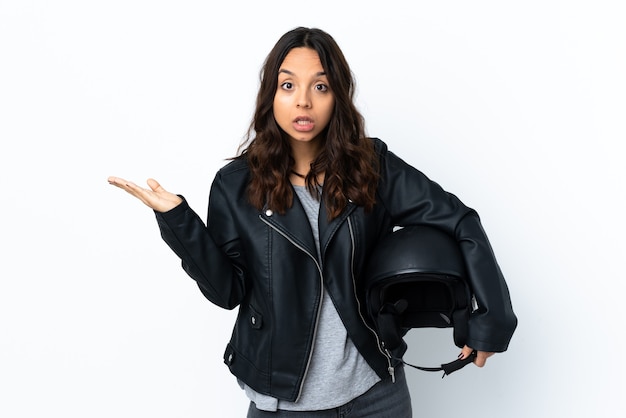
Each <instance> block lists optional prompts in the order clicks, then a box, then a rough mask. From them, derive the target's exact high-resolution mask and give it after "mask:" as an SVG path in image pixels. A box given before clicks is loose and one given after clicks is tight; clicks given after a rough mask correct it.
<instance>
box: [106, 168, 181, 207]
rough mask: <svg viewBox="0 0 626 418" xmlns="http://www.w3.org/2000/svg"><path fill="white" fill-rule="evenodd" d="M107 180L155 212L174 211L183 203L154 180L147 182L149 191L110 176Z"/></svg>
mask: <svg viewBox="0 0 626 418" xmlns="http://www.w3.org/2000/svg"><path fill="white" fill-rule="evenodd" d="M108 180H109V184H111V185H113V186H116V187H119V188H120V189H122V190H126V191H127V192H128V193H130V194H131V195H133V196H135V197H136V198H137V199H139V200H141V201H142V202H143V203H144V204H145V205H146V206H148V207H150V208H152V209H154V210H156V211H157V212H167V211H168V210H171V209H174V208H175V207H176V206H178V205H179V204H180V203H181V202H182V201H183V200H182V199H181V198H180V197H179V196H177V195H175V194H174V193H170V192H168V191H167V190H165V189H164V188H163V187H161V185H160V184H159V182H158V181H156V180H154V179H148V180H147V183H148V186H149V187H150V189H145V188H143V187H140V186H137V185H136V184H135V183H133V182H130V181H127V180H124V179H122V178H119V177H113V176H111V177H109V179H108Z"/></svg>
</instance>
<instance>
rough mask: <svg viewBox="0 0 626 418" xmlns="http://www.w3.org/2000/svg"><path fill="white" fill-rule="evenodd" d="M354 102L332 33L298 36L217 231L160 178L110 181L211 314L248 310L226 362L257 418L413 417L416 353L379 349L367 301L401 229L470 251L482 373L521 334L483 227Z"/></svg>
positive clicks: (275, 69) (472, 334)
mask: <svg viewBox="0 0 626 418" xmlns="http://www.w3.org/2000/svg"><path fill="white" fill-rule="evenodd" d="M354 88H355V86H354V80H353V78H352V73H351V71H350V68H349V66H348V64H347V62H346V60H345V58H344V56H343V54H342V52H341V50H340V49H339V47H338V45H337V44H336V42H335V41H334V39H333V38H332V37H331V36H330V35H329V34H327V33H325V32H323V31H321V30H319V29H309V28H296V29H294V30H291V31H289V32H287V33H286V34H284V35H283V36H282V37H281V38H280V39H279V41H278V42H277V43H276V45H275V46H274V48H273V49H272V51H271V52H270V54H269V55H268V57H267V59H266V61H265V63H264V66H263V70H262V73H261V85H260V89H259V92H258V96H257V102H256V111H255V113H254V117H253V121H252V124H251V127H250V134H249V138H248V140H247V141H246V142H245V143H244V144H243V145H242V149H241V150H240V153H239V155H238V156H237V157H236V158H234V159H233V161H231V162H230V163H228V164H227V165H226V166H224V167H223V168H222V169H221V170H219V172H218V173H217V175H216V177H215V179H214V181H213V184H212V186H211V191H210V195H209V208H208V219H207V223H206V226H205V224H204V223H203V221H202V220H201V219H200V217H199V216H198V215H197V214H196V213H195V212H194V211H193V210H192V209H191V208H190V207H189V206H188V204H187V202H186V201H185V200H184V198H182V197H179V196H178V195H176V194H173V193H170V192H167V191H166V190H164V189H163V187H161V186H160V185H159V183H158V182H157V181H155V180H153V179H149V180H148V185H149V189H145V188H141V187H139V186H137V185H135V184H133V183H131V182H128V181H126V180H124V179H121V178H117V177H110V178H109V182H110V183H111V184H112V185H114V186H117V187H119V188H121V189H124V190H126V191H127V192H129V193H130V194H132V195H133V196H135V197H137V198H139V199H140V200H141V201H142V202H144V203H145V204H146V205H148V206H149V207H151V208H152V209H154V211H155V213H156V218H157V221H158V225H159V227H160V230H161V235H162V237H163V239H164V240H165V241H166V242H167V244H168V245H169V246H170V247H171V248H172V250H173V251H174V252H175V253H176V254H177V255H178V256H179V257H180V258H181V260H182V263H183V268H184V269H185V271H186V272H187V273H188V274H189V275H190V276H191V277H192V278H193V279H195V280H196V282H197V284H198V286H199V288H200V291H201V292H202V293H203V294H204V295H205V296H206V297H207V299H209V300H210V301H211V302H213V303H215V304H217V305H219V306H221V307H224V308H227V309H232V308H235V307H237V306H238V307H239V315H238V318H237V321H236V323H235V327H234V330H233V334H232V338H231V340H230V342H229V343H228V345H227V347H226V351H225V354H224V361H225V363H226V364H227V365H228V367H229V368H230V370H231V372H232V373H233V374H234V375H235V376H236V377H237V380H238V382H239V384H240V385H241V387H242V388H243V389H244V390H245V392H246V394H247V395H248V397H249V398H250V400H251V402H250V407H249V412H248V416H249V417H263V416H268V417H281V416H290V417H291V416H293V417H298V416H302V417H336V416H348V415H347V413H348V411H350V415H349V416H353V417H377V418H380V417H394V418H402V417H410V416H411V401H410V396H409V391H408V388H407V384H406V380H405V377H404V372H403V368H402V363H399V362H398V361H396V360H395V358H397V357H401V356H402V354H403V353H389V352H388V351H386V350H385V349H384V347H381V344H380V342H379V339H378V336H377V335H376V332H375V330H374V327H373V325H372V324H371V322H370V320H369V318H367V316H366V314H365V308H364V306H363V300H362V297H361V296H362V295H361V293H362V291H363V290H362V289H360V287H359V281H360V277H361V274H362V273H363V266H364V264H365V261H366V260H367V259H368V256H369V254H370V253H371V252H372V250H373V248H374V247H375V245H376V243H377V241H378V240H379V239H380V238H381V237H383V236H385V234H387V233H389V232H390V231H391V230H392V228H393V227H394V226H406V225H415V224H424V225H431V226H435V227H437V228H439V229H442V230H444V231H446V232H448V233H449V234H450V235H452V236H454V237H456V239H457V241H458V243H459V245H460V248H461V250H462V252H463V255H464V258H465V261H466V264H467V269H468V272H469V275H470V280H471V284H472V287H473V291H474V292H475V297H476V299H477V301H478V304H479V309H478V310H477V311H475V312H474V313H473V315H472V318H471V320H470V329H469V338H468V342H467V346H466V347H464V348H463V350H462V352H461V357H466V356H468V355H469V354H470V353H471V352H472V351H473V350H477V353H478V354H477V357H476V359H475V361H474V362H475V364H476V365H477V366H479V367H482V366H483V365H484V364H485V361H486V359H487V357H489V356H490V355H492V354H493V353H494V352H502V351H505V350H506V349H507V346H508V343H509V340H510V338H511V336H512V334H513V331H514V329H515V326H516V321H517V320H516V317H515V315H514V313H513V310H512V307H511V302H510V299H509V293H508V289H507V286H506V283H505V280H504V278H503V276H502V274H501V272H500V269H499V267H498V264H497V262H496V260H495V258H494V255H493V252H492V251H491V247H490V245H489V242H488V239H487V237H486V236H485V233H484V232H483V229H482V227H481V224H480V221H479V218H478V215H477V214H476V212H475V211H473V210H472V209H470V208H468V207H466V206H465V205H464V204H463V203H462V202H460V201H459V200H458V199H457V198H456V197H455V196H454V195H452V194H449V193H447V192H446V191H444V190H443V189H442V188H441V187H439V185H438V184H436V183H435V182H432V181H430V180H429V179H428V178H427V177H426V176H425V175H424V174H422V173H421V172H419V171H418V170H416V169H415V168H413V167H411V166H409V165H407V164H406V163H405V162H403V161H402V160H401V159H400V158H398V157H396V156H395V155H394V154H393V153H391V152H390V151H388V150H387V147H386V145H385V144H384V143H383V142H382V141H381V140H379V139H375V138H367V137H366V136H365V132H364V123H363V118H362V116H361V115H360V113H359V112H358V111H357V109H356V108H355V106H354V103H353V95H354ZM392 354H393V355H392Z"/></svg>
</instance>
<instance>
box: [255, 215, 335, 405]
mask: <svg viewBox="0 0 626 418" xmlns="http://www.w3.org/2000/svg"><path fill="white" fill-rule="evenodd" d="M259 218H260V219H261V221H263V222H264V223H265V224H267V225H268V226H269V227H270V228H272V229H273V230H274V231H276V232H278V233H279V234H280V235H282V236H283V237H284V238H285V239H286V240H287V241H289V242H290V243H291V244H293V246H295V247H296V248H298V249H299V250H300V251H302V252H303V253H305V254H306V255H308V256H309V257H311V259H312V260H313V261H314V262H315V265H316V266H317V271H319V273H320V303H319V304H318V305H317V311H316V313H315V327H314V328H313V343H312V344H311V349H310V350H309V358H308V359H307V361H306V368H305V369H304V374H303V375H302V383H300V388H299V389H298V396H297V397H296V400H295V402H298V400H299V399H300V396H302V389H303V388H304V381H305V380H306V376H307V374H308V373H309V368H310V366H311V359H312V358H313V349H314V344H315V338H316V337H317V328H318V325H319V320H320V313H321V311H322V310H321V309H320V306H321V304H322V300H323V299H324V274H323V272H322V267H321V266H320V263H319V261H318V260H317V258H316V257H314V256H313V254H311V253H310V252H308V251H307V249H306V248H304V247H302V246H301V245H299V244H298V243H296V242H295V241H294V240H292V239H291V238H289V237H288V236H287V235H285V234H284V233H283V232H282V231H281V230H279V229H278V228H276V227H275V226H274V225H272V224H271V223H270V222H268V221H266V220H265V219H264V218H263V217H262V216H259Z"/></svg>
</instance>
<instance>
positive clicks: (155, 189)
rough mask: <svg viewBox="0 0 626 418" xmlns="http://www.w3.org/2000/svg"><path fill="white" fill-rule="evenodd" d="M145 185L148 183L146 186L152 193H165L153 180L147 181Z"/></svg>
mask: <svg viewBox="0 0 626 418" xmlns="http://www.w3.org/2000/svg"><path fill="white" fill-rule="evenodd" d="M146 183H148V186H150V188H151V189H152V191H153V192H162V191H165V189H164V188H163V187H162V186H161V185H160V184H159V182H158V181H156V180H155V179H148V180H147V181H146Z"/></svg>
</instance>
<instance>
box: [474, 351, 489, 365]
mask: <svg viewBox="0 0 626 418" xmlns="http://www.w3.org/2000/svg"><path fill="white" fill-rule="evenodd" d="M491 356H493V353H490V352H487V351H478V352H477V353H476V359H475V360H474V364H475V365H476V366H478V367H483V366H484V365H485V363H487V359H488V358H489V357H491Z"/></svg>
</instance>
